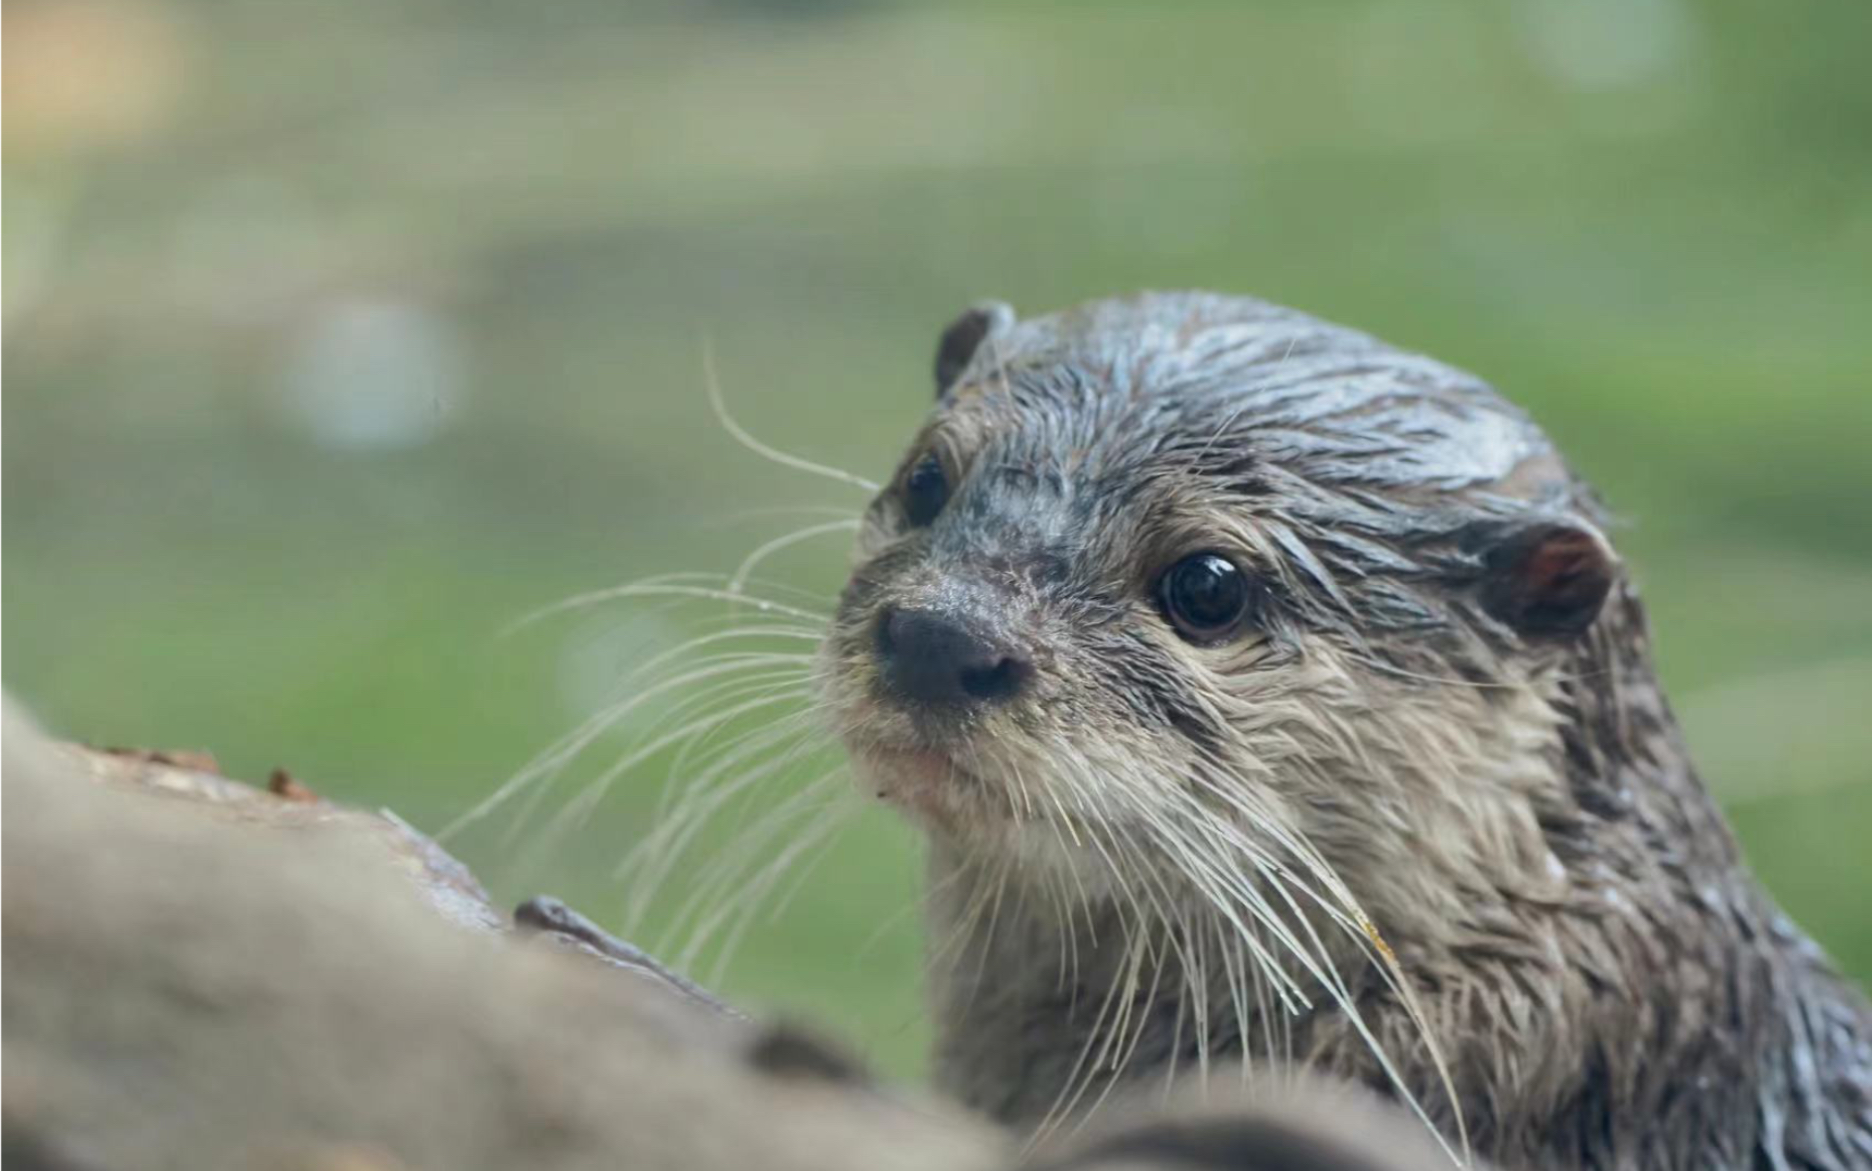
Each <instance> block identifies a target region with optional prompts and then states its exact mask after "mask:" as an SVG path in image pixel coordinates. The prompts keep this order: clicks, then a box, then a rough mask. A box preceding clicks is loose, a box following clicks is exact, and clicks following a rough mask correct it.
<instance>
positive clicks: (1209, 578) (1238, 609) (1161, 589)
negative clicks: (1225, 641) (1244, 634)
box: [1157, 553, 1255, 642]
mask: <svg viewBox="0 0 1872 1171" xmlns="http://www.w3.org/2000/svg"><path fill="white" fill-rule="evenodd" d="M1157 600H1158V603H1159V604H1160V605H1161V606H1162V607H1163V612H1164V617H1166V618H1168V619H1169V620H1170V622H1171V624H1172V625H1174V626H1175V627H1176V628H1177V633H1179V634H1181V635H1182V636H1183V637H1184V638H1186V639H1188V640H1189V641H1191V642H1216V641H1218V640H1220V639H1222V638H1224V637H1226V636H1227V635H1229V634H1232V633H1233V632H1234V631H1235V630H1236V629H1237V627H1239V626H1240V624H1241V622H1242V620H1243V619H1244V618H1246V617H1248V614H1249V611H1250V610H1251V609H1253V607H1254V601H1255V594H1254V589H1253V587H1252V586H1251V584H1250V582H1249V580H1248V575H1247V574H1245V573H1243V572H1242V571H1241V570H1239V569H1237V568H1235V563H1234V562H1232V561H1230V560H1229V559H1228V558H1226V557H1223V556H1222V555H1220V554H1218V553H1196V554H1192V555H1191V556H1188V557H1185V558H1184V559H1183V560H1181V561H1179V562H1177V563H1176V564H1175V565H1172V566H1171V567H1170V569H1169V571H1168V572H1167V573H1165V574H1164V575H1163V580H1162V581H1160V582H1159V583H1158V586H1157Z"/></svg>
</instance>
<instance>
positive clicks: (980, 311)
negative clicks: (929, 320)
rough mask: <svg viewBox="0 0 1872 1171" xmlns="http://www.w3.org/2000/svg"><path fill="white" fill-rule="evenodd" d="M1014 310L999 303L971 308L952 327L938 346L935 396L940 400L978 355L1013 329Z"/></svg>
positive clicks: (981, 303) (951, 324) (988, 302)
mask: <svg viewBox="0 0 1872 1171" xmlns="http://www.w3.org/2000/svg"><path fill="white" fill-rule="evenodd" d="M1013 325H1014V310H1013V308H1012V307H1011V306H1009V305H1007V304H1004V303H1003V302H1000V301H982V302H980V303H978V304H975V305H971V306H969V308H968V309H967V310H965V311H964V312H963V314H962V316H960V317H958V318H956V319H955V320H954V321H952V322H950V323H949V327H948V328H947V329H945V330H943V332H942V337H941V338H940V339H938V340H937V342H936V396H937V397H938V398H941V397H942V396H943V395H945V394H947V393H948V392H949V388H950V387H952V386H954V385H955V382H956V379H958V378H960V377H962V372H963V371H964V370H966V369H968V364H969V363H970V362H971V361H973V360H974V358H975V351H977V350H979V349H981V346H982V343H983V342H985V341H987V340H988V339H990V338H992V337H994V336H995V335H996V334H1000V333H1005V332H1007V330H1009V329H1011V328H1013Z"/></svg>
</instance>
